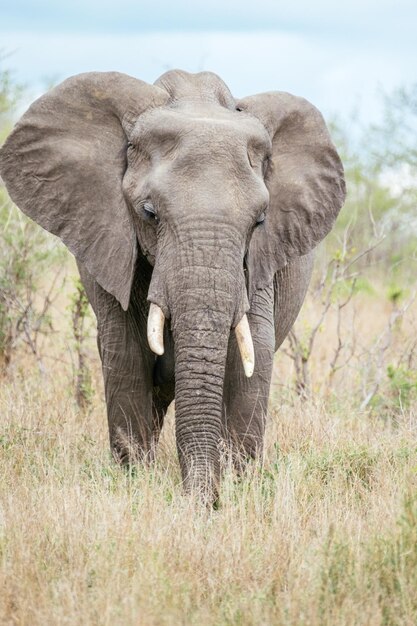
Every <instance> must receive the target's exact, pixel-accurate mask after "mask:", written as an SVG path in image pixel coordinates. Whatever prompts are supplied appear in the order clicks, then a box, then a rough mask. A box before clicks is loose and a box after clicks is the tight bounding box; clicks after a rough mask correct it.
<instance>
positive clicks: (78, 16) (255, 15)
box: [0, 0, 417, 121]
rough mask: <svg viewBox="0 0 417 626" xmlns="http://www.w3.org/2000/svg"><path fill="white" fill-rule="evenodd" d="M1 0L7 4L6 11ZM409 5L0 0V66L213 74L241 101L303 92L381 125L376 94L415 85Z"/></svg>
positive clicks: (36, 77)
mask: <svg viewBox="0 0 417 626" xmlns="http://www.w3.org/2000/svg"><path fill="white" fill-rule="evenodd" d="M6 3H7V6H4V5H5V4H6ZM416 27H417V2H416V0H362V1H360V0H350V1H349V2H345V3H339V2H335V0H312V1H310V2H309V1H308V0H299V1H297V0H292V1H288V0H285V2H282V1H280V0H253V1H252V2H247V0H205V1H204V0H146V2H144V1H143V0H117V1H116V0H38V1H30V0H0V50H2V51H3V53H10V55H9V56H7V58H6V59H3V61H2V67H3V68H5V67H8V68H11V69H13V70H14V72H15V77H16V78H18V79H19V80H21V81H24V82H26V83H28V84H29V86H30V87H31V91H32V94H33V96H37V95H39V94H40V93H41V92H42V90H43V89H44V87H45V85H46V83H47V82H50V81H53V82H59V81H61V80H63V79H64V78H66V77H68V76H70V75H72V74H77V73H79V72H85V71H91V70H100V71H106V70H118V71H121V72H126V73H128V74H131V75H133V76H137V77H138V78H141V79H143V80H146V81H148V82H153V81H154V80H155V79H156V78H157V77H158V76H159V75H160V74H161V73H163V72H164V71H166V70H167V69H169V68H174V67H179V68H182V69H185V70H188V71H191V72H196V71H200V70H202V69H204V70H211V71H214V72H216V73H218V74H219V75H220V76H221V77H222V78H223V79H224V80H225V81H226V83H227V84H228V85H229V87H230V88H231V90H232V92H233V93H234V95H236V96H244V95H248V94H250V93H257V92H261V91H267V90H271V89H278V90H284V91H290V92H292V93H295V94H297V95H302V96H305V97H307V98H308V99H309V100H311V101H312V102H313V103H314V104H316V105H317V106H318V107H319V108H320V109H321V110H322V111H323V112H324V113H325V115H327V116H330V115H332V114H334V113H337V114H340V115H342V116H348V115H349V114H350V112H351V111H352V110H354V109H355V108H358V109H359V111H360V114H361V116H362V118H363V119H364V120H365V121H372V120H373V119H375V118H377V117H378V115H379V111H380V105H379V98H378V92H379V91H381V90H383V91H386V92H390V91H392V90H393V89H394V88H396V87H398V86H401V85H410V84H412V83H413V82H416V81H417V75H416V68H417V43H416V42H417V36H416Z"/></svg>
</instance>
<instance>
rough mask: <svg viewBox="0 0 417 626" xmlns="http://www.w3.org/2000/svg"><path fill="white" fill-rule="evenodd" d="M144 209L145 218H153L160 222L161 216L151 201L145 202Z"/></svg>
mask: <svg viewBox="0 0 417 626" xmlns="http://www.w3.org/2000/svg"><path fill="white" fill-rule="evenodd" d="M142 210H143V215H144V217H145V219H147V220H153V221H154V222H156V223H158V222H159V218H158V216H157V214H156V211H155V209H154V207H153V205H152V204H151V203H150V202H145V204H144V205H143V207H142Z"/></svg>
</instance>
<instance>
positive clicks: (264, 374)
mask: <svg viewBox="0 0 417 626" xmlns="http://www.w3.org/2000/svg"><path fill="white" fill-rule="evenodd" d="M313 261H314V254H313V253H309V254H307V255H305V256H302V257H296V258H295V259H293V260H292V261H291V262H290V263H288V264H287V265H286V266H285V267H283V268H282V269H281V270H279V271H278V272H277V273H276V274H275V276H274V279H273V284H272V285H271V286H269V287H268V288H266V289H263V290H260V291H258V292H256V293H255V294H254V296H253V298H252V302H251V308H250V312H249V313H248V320H249V324H250V328H251V333H252V339H253V345H254V350H255V370H254V373H253V376H252V377H251V378H246V377H245V376H244V373H243V367H242V364H241V362H240V356H239V351H238V347H237V343H236V339H235V336H234V333H231V336H230V340H229V350H228V359H227V369H226V376H225V385H224V394H223V395H224V404H225V406H224V419H223V422H224V426H223V428H224V435H225V437H226V439H227V440H228V442H229V444H230V445H231V448H232V450H233V456H234V458H235V463H236V466H237V467H238V469H239V468H242V467H244V465H245V462H246V460H247V459H250V458H255V457H256V456H258V455H260V454H261V453H262V450H263V438H264V432H265V424H266V415H267V409H268V398H269V390H270V384H271V375H272V366H273V358H274V352H275V351H276V350H277V349H278V348H279V346H280V345H281V343H282V342H283V341H284V339H285V337H286V336H287V334H288V333H289V331H290V330H291V328H292V326H293V324H294V322H295V320H296V318H297V316H298V313H299V311H300V309H301V306H302V304H303V302H304V298H305V295H306V292H307V288H308V285H309V282H310V278H311V273H312V269H313Z"/></svg>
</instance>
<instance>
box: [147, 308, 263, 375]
mask: <svg viewBox="0 0 417 626" xmlns="http://www.w3.org/2000/svg"><path fill="white" fill-rule="evenodd" d="M164 324H165V315H164V313H163V311H162V309H161V308H160V307H159V306H158V305H157V304H155V303H154V302H151V304H150V307H149V315H148V326H147V334H148V343H149V347H150V349H151V350H152V352H154V353H155V354H157V355H158V356H161V355H163V354H164ZM234 330H235V334H236V341H237V344H238V347H239V352H240V357H241V359H242V364H243V369H244V372H245V375H246V376H247V378H250V377H251V376H252V374H253V371H254V369H255V351H254V348H253V341H252V335H251V332H250V328H249V322H248V318H247V315H246V313H245V314H244V315H243V317H242V318H241V320H240V322H239V323H238V324H237V326H236V327H235V329H234Z"/></svg>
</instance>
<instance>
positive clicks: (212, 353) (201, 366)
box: [174, 311, 230, 501]
mask: <svg viewBox="0 0 417 626" xmlns="http://www.w3.org/2000/svg"><path fill="white" fill-rule="evenodd" d="M196 314H197V312H196V311H192V312H191V311H190V313H189V314H187V315H184V316H183V319H182V320H181V326H182V327H181V328H180V329H179V328H178V329H175V330H174V342H175V416H176V417H175V423H176V440H177V448H178V455H179V459H180V465H181V472H182V478H183V482H184V485H185V488H186V491H190V492H195V493H197V494H198V495H200V496H202V497H203V499H204V500H208V501H210V500H214V499H215V498H216V497H217V495H218V485H219V479H220V447H219V444H220V437H221V419H222V410H223V382H224V374H225V363H226V356H227V346H228V338H229V332H230V319H228V316H226V315H224V314H222V315H221V314H217V315H216V316H215V317H214V318H213V316H212V314H211V313H210V311H205V312H203V311H200V313H199V315H198V318H199V319H198V325H197V324H196V319H195V318H196Z"/></svg>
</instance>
